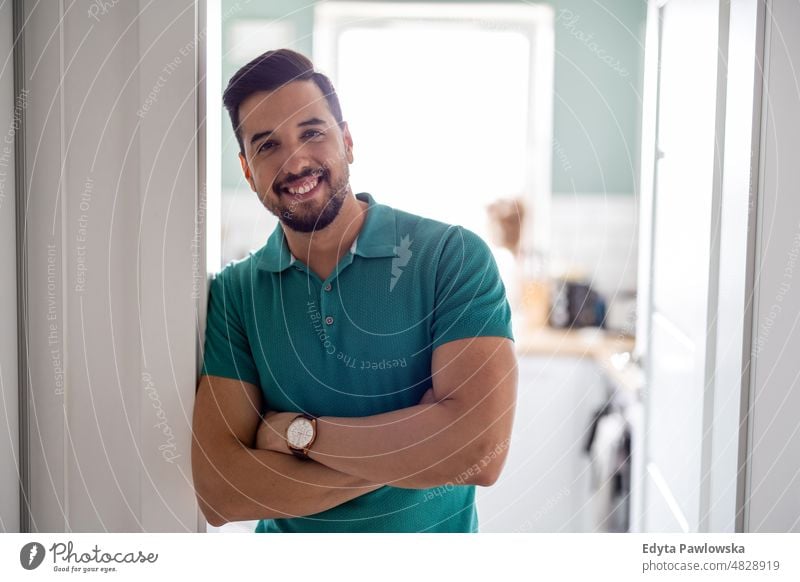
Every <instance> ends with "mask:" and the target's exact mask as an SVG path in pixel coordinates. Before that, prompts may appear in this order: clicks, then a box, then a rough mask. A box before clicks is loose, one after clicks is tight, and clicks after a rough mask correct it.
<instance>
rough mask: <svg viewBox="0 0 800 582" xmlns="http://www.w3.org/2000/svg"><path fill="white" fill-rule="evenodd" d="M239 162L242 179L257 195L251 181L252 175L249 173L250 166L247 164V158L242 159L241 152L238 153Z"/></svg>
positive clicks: (253, 182) (253, 183)
mask: <svg viewBox="0 0 800 582" xmlns="http://www.w3.org/2000/svg"><path fill="white" fill-rule="evenodd" d="M239 162H240V163H241V164H242V172H244V177H245V179H246V180H247V182H248V184H250V188H252V190H253V192H256V193H258V191H257V190H256V183H255V181H253V175H252V174H251V173H250V166H249V165H248V164H247V158H245V157H244V154H242V152H239Z"/></svg>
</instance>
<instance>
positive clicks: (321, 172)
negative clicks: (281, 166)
mask: <svg viewBox="0 0 800 582" xmlns="http://www.w3.org/2000/svg"><path fill="white" fill-rule="evenodd" d="M327 175H328V171H327V170H326V169H325V168H308V169H307V170H303V171H302V172H300V173H299V174H287V175H286V177H285V178H284V179H283V180H281V181H280V182H276V183H275V185H274V186H273V188H272V189H273V190H274V191H275V193H276V194H277V195H279V196H280V195H281V194H284V190H285V189H286V184H288V183H290V182H294V181H295V180H302V179H303V178H308V177H310V176H314V177H317V178H320V179H324V178H325V177H327Z"/></svg>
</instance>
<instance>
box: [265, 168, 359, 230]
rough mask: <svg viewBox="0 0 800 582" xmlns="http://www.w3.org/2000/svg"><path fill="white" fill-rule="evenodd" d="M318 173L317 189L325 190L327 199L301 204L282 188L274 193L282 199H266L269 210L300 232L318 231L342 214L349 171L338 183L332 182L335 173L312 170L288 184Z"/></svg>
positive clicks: (312, 200)
mask: <svg viewBox="0 0 800 582" xmlns="http://www.w3.org/2000/svg"><path fill="white" fill-rule="evenodd" d="M315 173H316V174H317V175H319V184H318V185H317V188H323V189H324V190H325V192H324V195H323V196H321V197H317V198H312V199H311V200H306V201H298V200H296V199H295V198H294V196H292V194H290V193H288V192H286V191H285V190H284V189H283V187H282V186H280V185H278V186H276V187H275V188H273V193H274V194H275V195H276V196H277V197H278V200H277V202H273V201H271V200H270V199H269V198H267V199H266V200H265V206H266V207H267V210H269V211H270V212H271V213H272V214H274V215H275V216H276V217H277V218H278V220H280V222H281V223H282V224H283V225H284V226H286V227H287V228H291V229H292V230H294V231H296V232H304V233H305V232H314V231H317V230H322V229H323V228H325V227H327V226H328V225H329V224H331V223H332V222H333V221H334V220H335V219H336V217H337V216H339V211H340V210H341V209H342V205H343V204H344V200H345V197H346V196H347V192H348V183H349V176H348V169H347V168H345V172H344V176H343V177H342V179H340V180H338V181H337V182H336V183H332V182H331V174H330V171H329V170H328V169H327V168H326V169H321V170H317V171H314V170H311V169H309V170H307V171H305V172H303V173H301V174H299V175H297V176H292V177H291V178H290V179H287V180H286V181H287V182H288V181H290V180H294V179H297V178H304V177H306V176H310V175H312V174H315Z"/></svg>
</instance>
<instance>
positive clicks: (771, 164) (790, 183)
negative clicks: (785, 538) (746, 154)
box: [746, 0, 800, 532]
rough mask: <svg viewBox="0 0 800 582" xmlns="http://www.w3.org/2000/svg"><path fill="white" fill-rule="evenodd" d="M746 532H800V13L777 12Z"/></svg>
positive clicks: (776, 4) (765, 135)
mask: <svg viewBox="0 0 800 582" xmlns="http://www.w3.org/2000/svg"><path fill="white" fill-rule="evenodd" d="M766 21H767V22H766V23H767V29H766V49H765V52H766V55H767V57H766V63H765V79H764V91H763V96H762V99H763V101H762V124H763V131H762V134H761V160H760V162H761V163H760V169H761V172H760V176H759V178H760V187H759V190H760V201H759V206H758V212H759V216H758V239H759V246H758V248H757V250H756V263H755V264H756V265H757V269H758V270H757V273H756V274H757V277H758V285H757V294H756V297H755V302H754V305H755V307H754V321H753V341H752V353H753V359H752V365H751V373H752V376H751V378H752V390H751V393H750V400H749V403H748V404H749V406H750V409H751V421H750V433H749V443H748V459H749V463H748V467H747V477H748V482H747V492H746V495H747V512H746V521H747V523H746V531H754V532H786V531H792V532H800V461H798V459H800V420H799V418H800V417H799V416H798V410H800V366H798V361H797V354H798V353H800V326H798V320H800V292H798V286H800V280H798V279H800V202H798V191H800V165H799V164H798V163H797V152H798V151H800V81H798V75H797V71H798V65H799V64H800V3H798V2H797V1H796V0H773V1H772V2H771V3H768V10H767V18H766Z"/></svg>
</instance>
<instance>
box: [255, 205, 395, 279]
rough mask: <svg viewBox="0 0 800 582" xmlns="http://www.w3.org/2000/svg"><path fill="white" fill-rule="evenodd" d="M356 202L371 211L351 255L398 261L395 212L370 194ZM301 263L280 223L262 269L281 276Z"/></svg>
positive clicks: (263, 254) (261, 262)
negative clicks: (293, 253) (283, 272)
mask: <svg viewBox="0 0 800 582" xmlns="http://www.w3.org/2000/svg"><path fill="white" fill-rule="evenodd" d="M356 198H357V199H359V200H362V201H364V202H367V203H368V204H369V209H368V211H367V217H366V218H365V219H364V224H363V225H362V226H361V232H359V233H358V236H357V237H356V240H355V241H354V242H353V246H352V247H350V252H351V253H353V254H354V255H359V256H361V257H365V258H377V257H394V256H395V255H396V253H395V244H396V228H395V216H394V210H393V209H392V208H390V207H389V206H386V205H385V204H378V203H377V202H375V199H374V198H373V197H372V196H371V195H370V194H368V193H366V192H361V193H359V194H356ZM297 261H298V259H297V258H296V257H295V256H294V255H292V252H291V251H290V250H289V245H288V243H287V242H286V236H285V234H284V232H283V226H282V225H281V223H280V222H279V223H278V225H277V226H276V227H275V230H273V231H272V234H271V235H270V237H269V239H268V240H267V244H266V245H264V248H263V249H262V250H261V259H260V260H259V263H258V267H259V268H260V269H264V270H267V271H272V272H273V273H280V272H282V271H284V270H286V269H288V268H289V267H291V266H292V264H294V263H295V262H297Z"/></svg>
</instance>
